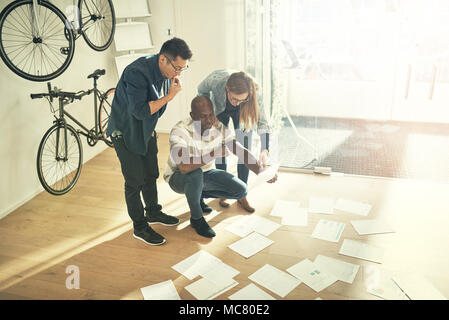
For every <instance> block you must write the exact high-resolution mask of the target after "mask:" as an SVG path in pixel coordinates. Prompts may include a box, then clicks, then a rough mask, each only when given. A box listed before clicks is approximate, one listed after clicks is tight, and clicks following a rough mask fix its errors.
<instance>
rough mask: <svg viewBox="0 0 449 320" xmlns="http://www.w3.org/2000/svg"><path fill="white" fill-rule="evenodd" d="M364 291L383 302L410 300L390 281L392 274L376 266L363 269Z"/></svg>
mask: <svg viewBox="0 0 449 320" xmlns="http://www.w3.org/2000/svg"><path fill="white" fill-rule="evenodd" d="M364 279H365V286H366V291H367V292H368V293H370V294H372V295H375V296H377V297H380V298H382V299H385V300H410V299H409V298H408V297H407V295H406V294H405V293H404V292H403V291H402V290H401V288H399V287H398V285H397V284H396V283H395V282H394V281H393V280H392V274H391V273H390V272H388V271H385V270H381V269H380V268H378V267H376V266H368V267H365V274H364Z"/></svg>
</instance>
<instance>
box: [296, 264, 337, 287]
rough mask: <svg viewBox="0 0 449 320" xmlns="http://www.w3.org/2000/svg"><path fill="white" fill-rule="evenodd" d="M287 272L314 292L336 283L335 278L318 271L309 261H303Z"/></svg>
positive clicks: (320, 270)
mask: <svg viewBox="0 0 449 320" xmlns="http://www.w3.org/2000/svg"><path fill="white" fill-rule="evenodd" d="M287 272H289V273H290V274H292V275H293V276H295V277H296V278H298V279H300V280H301V281H302V282H304V283H305V284H306V285H307V286H309V287H310V288H312V289H313V290H315V291H316V292H320V291H322V290H324V289H326V288H327V287H329V286H330V285H331V284H333V283H334V282H336V281H338V279H337V277H335V276H334V275H332V274H330V273H327V272H325V271H324V270H322V269H320V268H319V267H318V266H317V265H315V264H314V263H313V262H312V261H310V260H309V259H304V260H302V261H301V262H298V263H297V264H295V265H293V266H291V267H290V268H288V269H287Z"/></svg>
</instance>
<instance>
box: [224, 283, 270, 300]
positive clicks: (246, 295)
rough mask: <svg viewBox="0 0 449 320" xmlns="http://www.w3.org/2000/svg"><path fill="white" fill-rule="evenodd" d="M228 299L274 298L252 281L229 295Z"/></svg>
mask: <svg viewBox="0 0 449 320" xmlns="http://www.w3.org/2000/svg"><path fill="white" fill-rule="evenodd" d="M229 299H230V300H276V299H275V298H273V297H272V296H271V295H269V294H268V293H266V292H265V291H263V290H262V289H260V288H259V287H258V286H256V285H255V284H254V283H250V284H249V285H247V286H246V287H244V288H243V289H240V290H239V291H237V292H236V293H234V294H232V295H230V296H229Z"/></svg>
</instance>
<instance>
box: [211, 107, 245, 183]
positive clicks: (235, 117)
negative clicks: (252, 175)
mask: <svg viewBox="0 0 449 320" xmlns="http://www.w3.org/2000/svg"><path fill="white" fill-rule="evenodd" d="M217 118H218V120H219V121H220V122H221V123H223V124H224V125H225V126H226V127H227V126H228V124H229V120H230V119H231V118H232V122H233V124H234V129H235V135H236V137H235V138H236V140H237V142H239V143H240V144H241V145H243V146H244V147H245V148H246V149H248V150H251V145H252V138H253V131H252V130H250V131H243V130H241V129H240V122H239V121H240V112H234V113H233V114H232V115H229V114H226V113H225V112H222V113H220V114H219V115H217ZM215 168H217V169H220V170H224V171H226V169H227V162H226V158H218V159H217V160H215ZM248 175H249V169H248V167H247V166H245V164H244V163H241V161H240V160H239V162H238V164H237V176H238V178H239V179H240V180H242V181H243V182H245V183H248Z"/></svg>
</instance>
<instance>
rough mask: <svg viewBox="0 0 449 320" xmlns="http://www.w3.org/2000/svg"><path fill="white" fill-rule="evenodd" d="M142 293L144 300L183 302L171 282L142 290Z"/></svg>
mask: <svg viewBox="0 0 449 320" xmlns="http://www.w3.org/2000/svg"><path fill="white" fill-rule="evenodd" d="M140 291H142V295H143V299H144V300H181V298H180V297H179V294H178V291H176V288H175V285H174V284H173V281H171V280H167V281H164V282H161V283H156V284H153V285H151V286H148V287H144V288H141V289H140Z"/></svg>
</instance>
